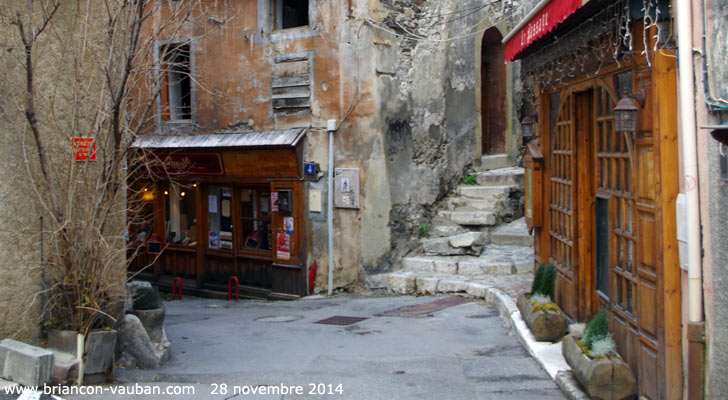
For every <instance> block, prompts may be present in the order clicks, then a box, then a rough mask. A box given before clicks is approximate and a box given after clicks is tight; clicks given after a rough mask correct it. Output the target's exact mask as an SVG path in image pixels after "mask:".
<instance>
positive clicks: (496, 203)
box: [447, 196, 508, 211]
mask: <svg viewBox="0 0 728 400" xmlns="http://www.w3.org/2000/svg"><path fill="white" fill-rule="evenodd" d="M507 200H508V199H507V198H505V199H498V200H483V199H477V198H471V197H465V196H454V197H449V198H448V199H447V208H449V209H451V210H454V209H456V208H461V207H469V208H472V209H476V210H482V211H497V210H498V209H502V208H503V207H504V202H505V201H507Z"/></svg>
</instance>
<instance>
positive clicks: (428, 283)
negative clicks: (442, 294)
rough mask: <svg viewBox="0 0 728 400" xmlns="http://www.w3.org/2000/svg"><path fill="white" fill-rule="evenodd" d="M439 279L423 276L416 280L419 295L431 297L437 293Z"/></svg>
mask: <svg viewBox="0 0 728 400" xmlns="http://www.w3.org/2000/svg"><path fill="white" fill-rule="evenodd" d="M438 282H439V279H438V278H437V277H434V276H423V277H418V278H417V279H416V284H417V293H418V294H424V295H430V294H435V293H437V283H438Z"/></svg>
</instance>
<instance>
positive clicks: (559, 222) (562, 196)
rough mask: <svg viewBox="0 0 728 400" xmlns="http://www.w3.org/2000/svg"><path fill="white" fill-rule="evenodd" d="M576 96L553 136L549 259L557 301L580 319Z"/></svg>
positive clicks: (566, 104)
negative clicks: (552, 267) (554, 276)
mask: <svg viewBox="0 0 728 400" xmlns="http://www.w3.org/2000/svg"><path fill="white" fill-rule="evenodd" d="M574 103H575V101H574V97H573V96H572V95H568V96H566V97H564V99H563V100H562V101H561V106H560V107H559V113H558V117H557V119H556V124H555V126H554V129H553V132H551V137H550V142H551V143H550V147H551V151H550V152H549V157H548V162H549V165H548V169H549V171H550V173H549V182H548V185H549V186H548V189H547V190H548V192H549V193H548V194H549V215H548V221H549V224H548V241H549V243H548V246H549V249H550V251H549V262H551V263H552V264H553V265H554V266H555V267H556V270H557V273H558V276H557V279H556V289H555V296H556V301H557V302H558V303H559V304H560V305H561V307H562V308H563V309H564V311H565V312H566V313H567V314H569V316H571V317H572V318H577V312H578V307H577V285H578V282H577V279H578V275H577V268H578V265H577V257H576V251H575V243H574V237H575V233H576V232H575V231H576V212H577V209H576V208H577V207H576V204H577V203H576V191H577V190H576V189H577V188H576V183H577V182H576V161H577V159H576V157H577V152H576V140H575V139H576V135H575V123H574V120H575V118H576V116H575V106H574Z"/></svg>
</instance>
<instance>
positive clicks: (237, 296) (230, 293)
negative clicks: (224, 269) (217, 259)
mask: <svg viewBox="0 0 728 400" xmlns="http://www.w3.org/2000/svg"><path fill="white" fill-rule="evenodd" d="M233 281H235V300H240V281H239V280H238V277H236V276H231V277H230V279H228V300H230V299H232V298H233V286H232V283H233Z"/></svg>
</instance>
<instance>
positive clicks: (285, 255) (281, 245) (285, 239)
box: [276, 232, 291, 260]
mask: <svg viewBox="0 0 728 400" xmlns="http://www.w3.org/2000/svg"><path fill="white" fill-rule="evenodd" d="M276 242H277V245H276V250H277V252H276V255H277V256H278V258H279V259H281V260H290V259H291V235H289V234H287V233H283V232H281V233H279V234H278V238H277V240H276Z"/></svg>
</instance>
